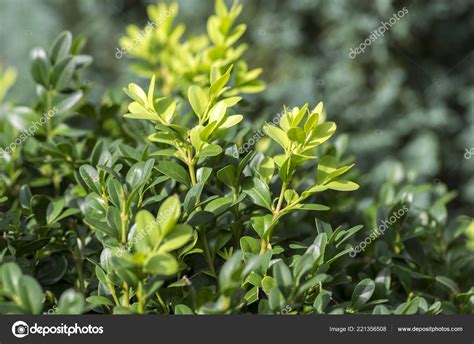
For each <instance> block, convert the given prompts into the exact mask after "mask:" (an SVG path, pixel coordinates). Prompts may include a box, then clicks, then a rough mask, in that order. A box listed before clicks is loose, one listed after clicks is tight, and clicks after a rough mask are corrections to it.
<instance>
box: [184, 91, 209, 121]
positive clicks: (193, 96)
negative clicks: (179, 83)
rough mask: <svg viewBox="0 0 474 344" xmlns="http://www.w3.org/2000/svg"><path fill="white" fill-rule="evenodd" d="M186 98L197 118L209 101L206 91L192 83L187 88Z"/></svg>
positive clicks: (201, 115)
mask: <svg viewBox="0 0 474 344" xmlns="http://www.w3.org/2000/svg"><path fill="white" fill-rule="evenodd" d="M188 100H189V103H190V104H191V107H192V108H193V110H194V113H195V114H196V115H197V116H198V117H199V118H202V117H203V115H204V113H205V112H206V109H207V105H208V102H209V99H208V98H207V94H206V92H204V90H203V89H202V88H200V87H199V86H196V85H192V86H190V87H189V89H188Z"/></svg>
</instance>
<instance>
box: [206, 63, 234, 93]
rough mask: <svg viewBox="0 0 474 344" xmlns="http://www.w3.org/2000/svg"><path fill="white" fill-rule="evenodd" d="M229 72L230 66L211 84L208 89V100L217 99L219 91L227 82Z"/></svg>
mask: <svg viewBox="0 0 474 344" xmlns="http://www.w3.org/2000/svg"><path fill="white" fill-rule="evenodd" d="M231 70H232V66H230V67H229V69H228V70H227V71H226V72H225V73H224V75H222V76H221V77H219V78H217V80H216V81H215V82H213V83H212V85H211V87H210V88H209V98H210V99H215V98H217V96H218V95H219V93H220V91H221V90H222V89H223V88H224V86H225V85H226V84H227V82H228V81H229V79H230V72H231Z"/></svg>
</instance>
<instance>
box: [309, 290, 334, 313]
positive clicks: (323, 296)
mask: <svg viewBox="0 0 474 344" xmlns="http://www.w3.org/2000/svg"><path fill="white" fill-rule="evenodd" d="M331 295H332V293H331V292H330V291H327V290H321V292H320V293H319V294H318V296H316V299H315V300H314V303H313V307H314V311H315V313H316V314H324V313H325V310H326V307H327V306H328V304H329V302H330V301H331Z"/></svg>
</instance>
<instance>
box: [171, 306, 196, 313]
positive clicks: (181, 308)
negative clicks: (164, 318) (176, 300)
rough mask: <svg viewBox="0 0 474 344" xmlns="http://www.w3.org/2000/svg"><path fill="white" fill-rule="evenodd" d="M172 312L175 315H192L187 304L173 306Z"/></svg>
mask: <svg viewBox="0 0 474 344" xmlns="http://www.w3.org/2000/svg"><path fill="white" fill-rule="evenodd" d="M174 314H175V315H193V314H194V312H193V310H192V309H191V308H189V307H188V306H186V305H183V304H180V305H176V306H175V307H174Z"/></svg>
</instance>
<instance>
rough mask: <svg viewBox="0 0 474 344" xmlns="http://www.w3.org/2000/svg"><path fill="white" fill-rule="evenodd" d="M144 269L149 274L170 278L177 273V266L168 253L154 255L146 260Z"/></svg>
mask: <svg viewBox="0 0 474 344" xmlns="http://www.w3.org/2000/svg"><path fill="white" fill-rule="evenodd" d="M145 269H146V271H147V272H148V273H151V274H155V275H160V276H172V275H174V274H176V273H177V272H178V269H179V265H178V262H177V261H176V259H174V257H173V256H172V255H170V254H169V253H156V254H154V255H153V256H151V257H150V258H148V259H147V261H146V263H145Z"/></svg>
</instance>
